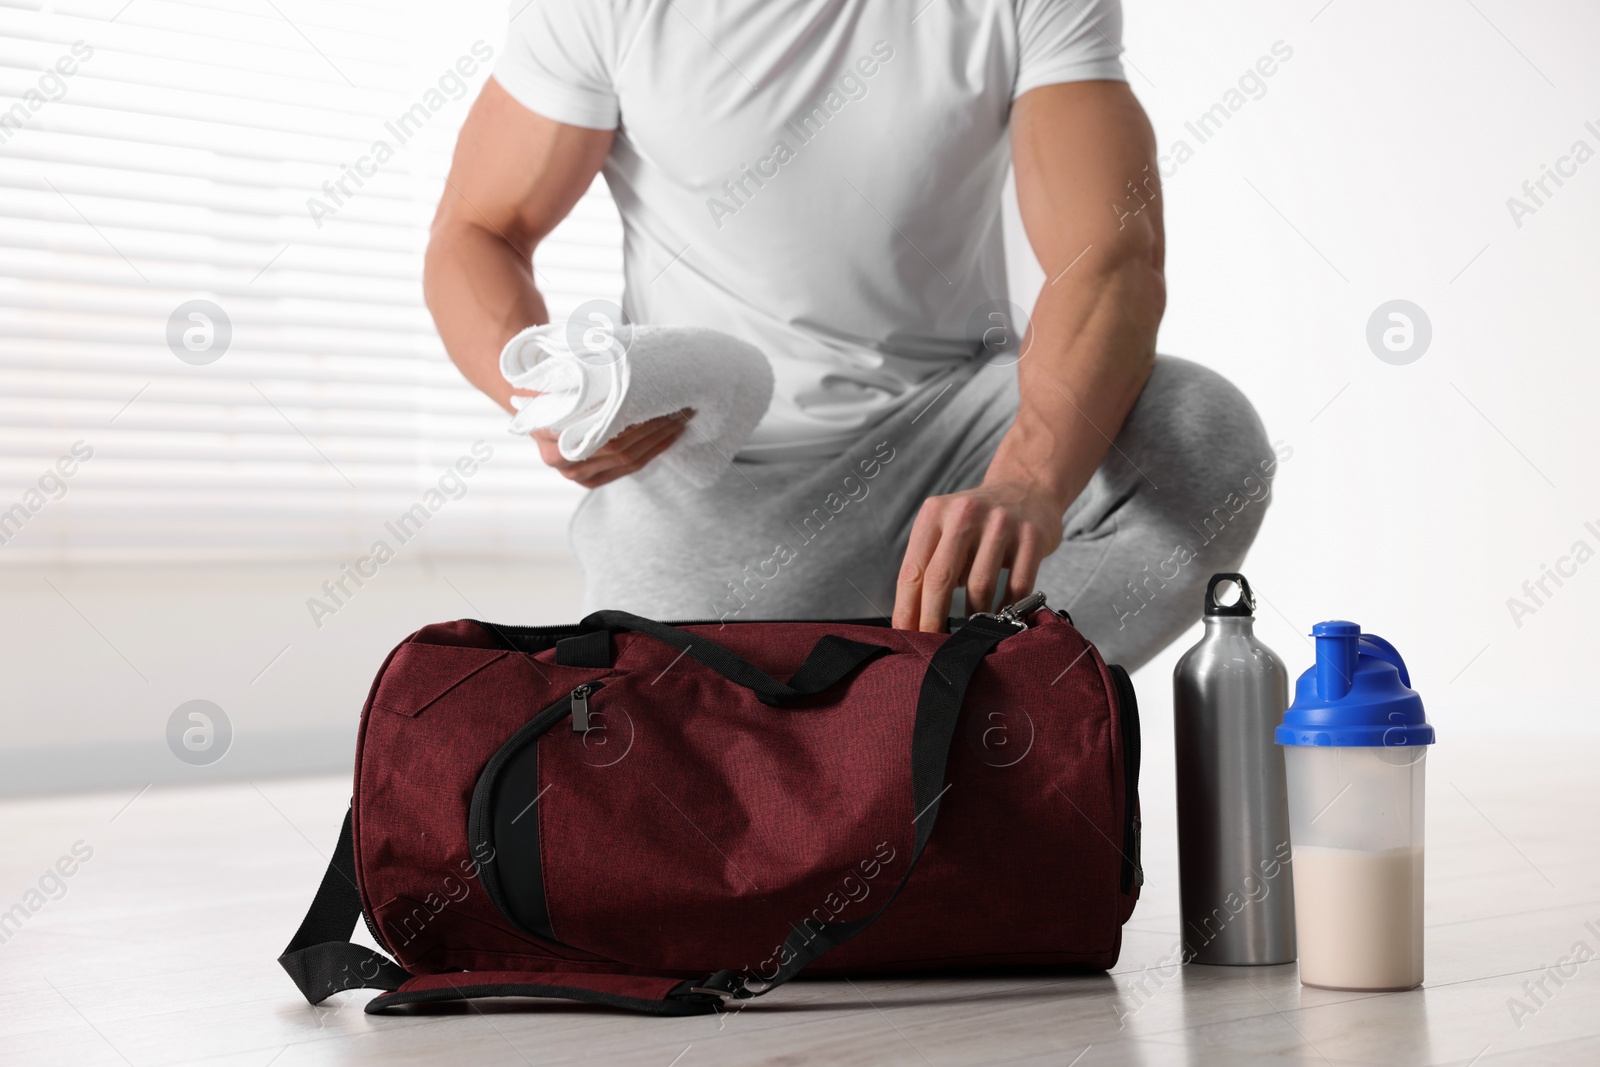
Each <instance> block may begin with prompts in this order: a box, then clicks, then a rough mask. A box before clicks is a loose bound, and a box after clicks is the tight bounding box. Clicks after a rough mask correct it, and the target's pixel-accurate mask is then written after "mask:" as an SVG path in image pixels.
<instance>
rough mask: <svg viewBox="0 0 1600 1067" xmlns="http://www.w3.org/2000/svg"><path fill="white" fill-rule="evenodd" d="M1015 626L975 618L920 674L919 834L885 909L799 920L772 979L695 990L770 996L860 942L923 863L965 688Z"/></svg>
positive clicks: (915, 764) (915, 765)
mask: <svg viewBox="0 0 1600 1067" xmlns="http://www.w3.org/2000/svg"><path fill="white" fill-rule="evenodd" d="M1018 631H1019V627H1018V626H1017V625H1015V624H1012V623H1009V622H1006V621H1005V620H1003V619H996V618H990V617H987V616H982V615H974V616H973V617H972V618H970V619H968V620H967V622H966V624H965V625H964V626H962V627H961V629H959V630H957V631H956V632H955V633H953V634H951V635H950V639H949V640H948V641H946V642H945V643H944V644H942V645H940V646H939V649H938V651H936V652H935V653H934V654H933V656H932V658H931V659H930V660H929V662H928V669H927V670H926V671H925V672H924V673H923V675H922V690H921V692H920V693H919V694H918V697H917V718H916V723H915V725H914V726H913V727H912V730H911V793H912V797H913V810H914V811H915V812H916V814H915V815H914V816H913V822H914V823H915V825H916V828H917V834H916V839H915V844H914V845H913V847H912V851H911V862H910V863H909V864H908V865H907V866H906V872H905V874H903V875H901V876H900V882H899V884H898V885H896V886H895V887H894V892H892V893H890V894H889V897H888V899H887V900H885V901H884V902H883V906H882V907H880V908H879V909H878V910H877V911H875V912H873V913H872V914H871V915H868V916H866V917H865V918H861V919H854V920H851V921H849V922H832V923H818V922H816V921H815V920H814V919H802V920H801V921H800V923H799V924H798V925H795V926H793V927H792V928H791V930H790V933H789V936H788V938H787V939H785V941H784V943H783V949H782V951H781V952H780V954H779V957H778V958H779V961H780V966H779V968H778V970H777V973H776V974H774V975H772V976H770V977H769V976H765V975H756V976H754V981H753V982H752V980H751V978H750V977H749V976H746V975H741V974H738V973H736V972H733V971H718V972H716V973H715V974H713V975H711V977H710V978H709V979H707V981H706V982H705V983H702V984H701V985H700V986H699V987H697V990H698V991H703V992H707V993H714V994H717V995H719V996H726V997H731V998H733V999H735V1000H748V999H749V998H751V997H755V996H761V995H762V994H764V993H770V992H771V991H772V990H774V989H776V988H777V987H778V986H780V985H782V984H783V983H785V982H787V981H789V980H790V979H791V978H793V977H794V976H795V975H797V974H799V973H800V972H801V971H803V970H805V968H806V967H808V966H809V965H810V964H812V963H815V962H816V961H817V959H818V958H820V957H821V956H823V955H825V954H827V953H828V952H831V951H833V950H834V949H836V948H838V947H839V946H840V945H842V944H844V943H845V942H846V941H849V940H850V939H851V938H853V937H856V936H858V935H859V934H861V933H862V932H863V931H865V930H866V929H867V928H868V927H869V926H871V925H872V924H873V923H875V922H877V921H878V920H879V919H880V918H881V917H882V916H883V913H884V912H885V911H887V910H888V909H889V905H891V904H893V903H894V901H895V898H896V897H898V896H899V895H900V891H901V890H903V889H904V888H905V887H906V883H907V882H909V881H910V880H911V872H912V871H914V870H915V869H916V866H917V861H918V860H920V859H921V858H922V850H923V849H924V848H925V847H927V844H928V839H929V838H930V837H932V836H933V826H934V823H935V822H936V821H938V818H939V801H940V798H942V797H943V796H944V794H945V790H946V789H947V788H948V785H947V783H946V782H945V780H944V772H945V767H946V764H947V763H948V761H949V756H950V745H951V743H952V742H953V741H954V739H955V732H956V724H957V722H958V720H959V719H960V716H961V704H962V700H963V699H964V698H965V696H966V692H967V685H968V684H969V683H970V682H971V681H972V676H973V675H974V674H976V673H977V670H978V664H980V663H982V662H983V657H984V656H987V655H988V654H989V652H990V650H991V649H993V648H994V646H995V645H997V644H999V643H1000V642H1001V641H1002V640H1004V639H1005V638H1007V637H1010V636H1011V635H1012V634H1014V633H1017V632H1018Z"/></svg>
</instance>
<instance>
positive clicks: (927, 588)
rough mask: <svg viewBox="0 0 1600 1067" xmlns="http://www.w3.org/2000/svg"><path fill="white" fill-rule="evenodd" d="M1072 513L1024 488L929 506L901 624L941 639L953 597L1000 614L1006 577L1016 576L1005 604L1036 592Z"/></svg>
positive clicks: (993, 489) (920, 517) (900, 600)
mask: <svg viewBox="0 0 1600 1067" xmlns="http://www.w3.org/2000/svg"><path fill="white" fill-rule="evenodd" d="M1065 511H1066V507H1065V505H1063V504H1061V503H1060V502H1059V501H1058V500H1057V499H1056V498H1055V496H1054V494H1052V493H1051V492H1049V491H1047V490H1044V489H1042V488H1040V487H1038V486H1035V485H1030V484H1028V483H1025V482H1020V481H1000V482H990V481H986V482H985V483H984V484H983V485H980V486H978V487H977V488H976V489H964V490H962V491H961V492H959V493H951V494H950V495H949V496H933V497H929V498H928V499H927V500H926V501H924V502H923V505H922V510H921V511H920V512H918V514H917V521H916V523H915V524H914V525H913V526H912V527H911V544H910V546H909V547H908V548H907V549H906V556H905V562H904V563H902V564H901V566H900V579H899V582H898V583H897V585H896V587H895V598H894V625H895V626H897V627H899V628H900V629H902V630H926V631H930V632H938V631H940V630H943V629H944V627H945V621H946V620H947V619H949V618H950V598H951V595H952V594H953V593H954V592H955V590H956V589H958V588H962V587H964V588H965V589H966V591H967V611H968V612H974V611H993V610H994V608H995V606H996V605H995V592H996V590H997V588H998V586H999V583H1000V571H1001V570H1002V569H1009V570H1010V572H1011V573H1010V580H1009V581H1007V583H1006V589H1005V601H1006V603H1012V602H1014V601H1017V600H1020V599H1022V598H1023V597H1025V596H1027V595H1028V594H1029V593H1031V592H1032V591H1033V582H1034V579H1035V578H1036V577H1037V576H1038V572H1039V561H1040V560H1042V559H1044V558H1045V557H1046V556H1048V555H1049V554H1050V553H1052V552H1054V551H1055V550H1056V547H1057V546H1058V545H1060V544H1061V516H1062V515H1063V514H1064V513H1065Z"/></svg>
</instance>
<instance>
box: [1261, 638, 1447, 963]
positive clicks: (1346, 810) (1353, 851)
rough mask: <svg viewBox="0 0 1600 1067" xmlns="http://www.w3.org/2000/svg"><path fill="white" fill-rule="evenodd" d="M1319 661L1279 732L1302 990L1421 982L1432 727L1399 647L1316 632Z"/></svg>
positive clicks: (1307, 675)
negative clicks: (1425, 825) (1426, 794)
mask: <svg viewBox="0 0 1600 1067" xmlns="http://www.w3.org/2000/svg"><path fill="white" fill-rule="evenodd" d="M1311 636H1312V637H1313V638H1315V639H1316V647H1317V662H1316V665H1315V666H1313V667H1312V668H1311V669H1309V670H1307V671H1306V672H1305V673H1304V674H1302V675H1301V676H1300V680H1299V681H1298V682H1297V683H1296V685H1295V699H1294V704H1293V705H1291V706H1290V708H1289V710H1288V712H1286V713H1285V714H1284V717H1283V725H1282V726H1279V727H1278V730H1277V741H1278V744H1280V745H1282V746H1284V763H1285V770H1286V773H1287V776H1288V788H1289V836H1290V840H1291V841H1292V842H1293V845H1294V861H1293V866H1294V907H1295V931H1296V935H1297V936H1296V941H1297V942H1298V945H1299V950H1300V981H1301V982H1302V983H1304V984H1305V985H1311V986H1321V987H1323V988H1326V989H1359V990H1373V991H1377V990H1399V989H1412V988H1414V987H1416V986H1418V985H1420V984H1421V983H1422V881H1423V879H1422V872H1423V783H1424V771H1425V769H1426V765H1427V759H1426V757H1427V753H1428V749H1427V746H1428V745H1431V744H1433V727H1431V726H1429V725H1428V723H1427V720H1426V719H1425V718H1424V716H1423V709H1422V697H1420V696H1419V695H1418V694H1417V693H1416V692H1415V691H1414V690H1413V689H1412V688H1411V675H1410V672H1409V671H1407V670H1406V665H1405V661H1404V660H1402V659H1401V658H1400V653H1399V652H1397V651H1396V650H1395V647H1394V646H1393V645H1391V644H1390V643H1389V642H1387V641H1385V640H1384V639H1383V638H1381V637H1377V636H1375V635H1373V634H1363V633H1362V632H1361V627H1360V626H1358V625H1356V624H1355V623H1353V622H1337V621H1335V622H1319V623H1317V624H1316V625H1315V626H1313V627H1312V628H1311Z"/></svg>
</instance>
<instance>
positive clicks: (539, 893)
mask: <svg viewBox="0 0 1600 1067" xmlns="http://www.w3.org/2000/svg"><path fill="white" fill-rule="evenodd" d="M603 688H605V683H604V682H588V683H585V684H583V685H580V686H578V687H577V688H575V689H574V690H573V691H572V692H571V693H568V694H567V695H565V696H563V697H562V698H561V699H560V700H557V701H556V702H555V703H553V704H551V705H550V706H549V707H547V708H545V709H544V710H543V711H541V712H539V714H537V715H535V716H534V717H533V718H532V719H530V720H528V722H527V723H526V724H525V725H524V726H523V727H522V728H521V729H519V730H518V731H517V732H516V733H515V734H513V735H511V739H510V740H509V741H507V742H506V743H505V744H504V745H501V746H500V748H499V750H498V751H497V752H495V754H494V755H493V756H492V757H490V759H489V762H488V763H487V764H485V765H484V768H483V772H482V773H481V774H480V775H479V776H478V784H477V786H476V787H475V788H474V789H473V791H472V805H471V808H470V810H469V813H468V822H467V841H468V843H469V844H470V845H471V848H472V852H473V855H475V856H479V857H481V859H480V868H479V870H480V875H481V878H482V881H483V888H484V890H485V891H486V892H487V893H488V894H489V899H490V901H492V902H493V903H494V906H495V907H496V908H497V909H498V910H499V911H500V914H501V915H504V916H505V917H506V918H507V919H509V920H511V922H512V923H514V924H515V925H516V926H517V927H518V928H519V929H521V930H523V931H525V932H527V933H530V934H533V935H535V936H537V937H542V938H544V939H545V940H547V941H555V940H556V938H555V935H554V934H553V933H552V932H551V929H550V910H549V906H548V904H547V903H546V901H545V892H544V863H543V856H542V854H541V848H540V841H539V815H538V810H537V809H538V804H539V800H540V799H541V797H542V796H543V793H544V790H543V789H541V788H540V785H539V739H540V738H541V737H543V736H544V735H545V734H546V733H548V732H550V730H551V729H552V728H554V727H556V726H557V725H558V724H561V723H563V722H565V721H566V720H567V719H568V718H569V717H571V716H572V714H573V709H574V707H575V706H578V707H580V708H581V707H582V706H583V705H582V704H580V703H579V698H580V697H582V698H583V702H584V703H586V702H587V698H588V697H589V696H590V695H592V694H594V693H596V692H598V691H599V690H601V689H603Z"/></svg>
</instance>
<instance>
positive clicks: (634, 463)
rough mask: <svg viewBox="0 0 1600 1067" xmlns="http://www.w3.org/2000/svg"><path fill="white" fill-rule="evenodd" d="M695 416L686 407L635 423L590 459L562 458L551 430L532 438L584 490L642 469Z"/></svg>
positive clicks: (547, 458) (549, 460)
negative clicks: (669, 413)
mask: <svg viewBox="0 0 1600 1067" xmlns="http://www.w3.org/2000/svg"><path fill="white" fill-rule="evenodd" d="M692 418H694V410H693V409H692V408H684V409H683V410H682V411H678V412H674V413H673V414H671V415H660V416H657V417H656V418H653V419H650V420H648V421H646V422H640V423H635V424H634V425H632V426H629V427H628V428H627V429H625V430H623V431H622V432H621V433H619V434H617V436H615V437H613V438H612V439H611V440H609V441H607V442H606V443H605V444H604V445H602V446H601V448H600V450H599V451H598V452H596V453H595V454H594V455H592V456H590V457H589V458H588V459H580V460H570V459H565V458H563V457H562V455H561V449H560V447H559V446H558V445H557V444H556V435H555V434H554V433H552V432H551V431H549V430H539V431H538V432H536V433H535V434H534V435H533V439H534V441H535V442H536V443H537V444H538V446H539V456H540V458H542V459H543V460H544V461H545V463H546V464H547V465H548V466H550V467H553V468H555V469H556V470H558V471H560V472H561V476H562V477H563V478H567V479H570V480H571V481H574V482H577V483H578V484H579V485H581V486H583V487H584V488H585V489H596V488H599V487H600V486H602V485H605V484H606V483H607V482H614V481H616V480H617V479H618V478H625V477H627V476H628V475H630V474H632V473H634V472H635V471H638V470H642V469H643V468H644V466H645V464H647V463H649V462H650V461H651V460H653V459H655V458H656V457H657V456H659V455H661V453H663V452H665V451H666V450H667V449H668V448H670V447H671V446H672V442H674V441H676V440H677V439H678V438H679V437H681V436H683V431H684V429H685V428H687V427H688V425H689V420H690V419H692Z"/></svg>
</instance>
